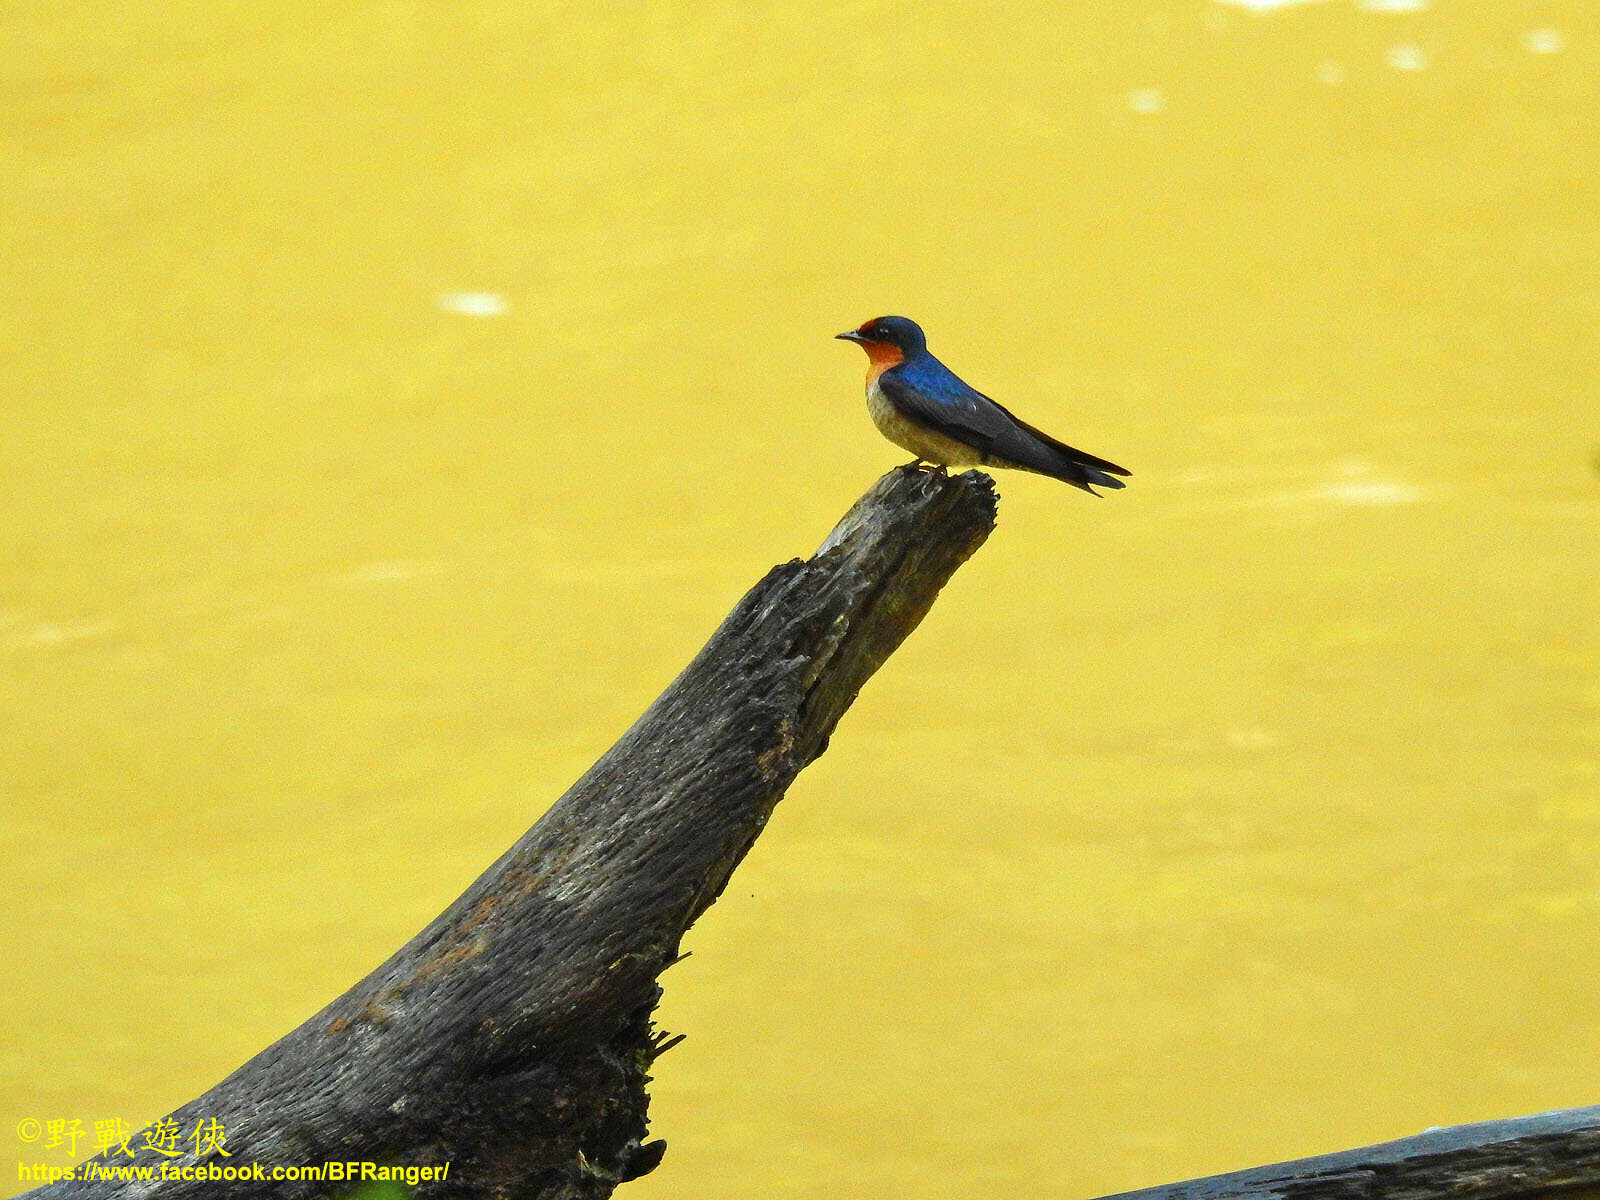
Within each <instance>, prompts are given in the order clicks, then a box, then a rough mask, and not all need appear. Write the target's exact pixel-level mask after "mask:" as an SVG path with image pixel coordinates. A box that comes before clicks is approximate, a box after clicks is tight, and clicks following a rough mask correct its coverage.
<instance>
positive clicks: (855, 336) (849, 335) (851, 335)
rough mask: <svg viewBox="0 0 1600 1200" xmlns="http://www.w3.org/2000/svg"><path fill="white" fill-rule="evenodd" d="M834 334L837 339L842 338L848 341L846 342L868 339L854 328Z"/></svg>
mask: <svg viewBox="0 0 1600 1200" xmlns="http://www.w3.org/2000/svg"><path fill="white" fill-rule="evenodd" d="M833 336H834V337H835V338H836V339H842V340H843V341H846V342H864V341H866V340H867V339H866V338H864V337H862V336H861V335H860V334H859V333H857V332H856V331H855V330H854V329H846V330H845V331H844V332H843V333H836V334H834V335H833Z"/></svg>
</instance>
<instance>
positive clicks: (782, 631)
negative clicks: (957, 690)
mask: <svg viewBox="0 0 1600 1200" xmlns="http://www.w3.org/2000/svg"><path fill="white" fill-rule="evenodd" d="M995 503H996V501H995V495H994V490H993V482H992V481H991V480H990V479H989V478H988V476H986V475H982V474H979V473H976V472H968V473H967V474H965V475H961V476H958V477H954V478H949V477H943V476H937V475H932V474H928V473H923V472H918V471H912V470H908V469H905V468H901V469H898V470H895V471H892V472H890V473H889V474H888V475H886V476H884V477H883V478H882V479H880V480H879V481H878V483H877V484H876V485H875V486H874V487H873V488H872V489H871V490H870V491H869V492H868V493H867V494H866V495H865V496H864V497H863V498H862V499H861V500H860V501H859V502H858V503H857V504H856V505H855V507H854V508H852V509H851V511H850V512H849V513H848V514H847V515H846V516H845V518H844V519H843V520H842V521H841V522H840V523H839V525H838V527H837V528H836V529H835V530H834V531H833V533H832V534H831V535H830V536H829V537H828V539H827V541H826V542H825V543H824V544H823V546H822V548H821V549H820V550H819V551H818V552H817V554H816V555H815V556H814V557H812V558H810V559H807V560H804V561H801V560H795V561H792V562H789V563H786V564H784V565H783V566H779V567H776V568H774V569H773V570H772V571H771V572H769V573H768V575H767V576H766V577H765V578H764V579H763V580H761V582H760V583H759V584H757V585H756V587H755V588H754V589H752V590H751V591H750V593H749V594H748V595H746V596H745V597H744V599H743V600H741V601H740V602H739V604H738V605H737V607H735V609H734V610H733V612H732V614H731V615H730V616H729V617H728V618H727V619H726V620H725V621H724V622H723V624H722V626H721V628H719V629H718V630H717V631H716V633H715V634H714V635H713V637H712V638H711V640H710V642H709V643H708V644H707V645H706V647H705V648H704V649H703V650H702V651H701V652H700V654H699V655H698V656H697V657H696V658H695V659H694V661H693V662H691V663H690V664H689V666H688V667H687V668H685V670H684V671H683V673H682V674H681V675H679V677H678V678H677V679H676V680H675V681H674V682H673V683H672V684H671V685H670V686H669V687H668V688H667V690H666V691H665V692H664V693H663V694H662V695H661V696H660V698H659V699H657V700H656V702H655V703H654V704H653V705H651V707H650V708H649V710H648V711H647V712H646V713H645V714H644V715H643V716H642V717H640V718H639V720H638V721H637V722H636V723H635V724H634V726H633V727H632V728H631V729H629V730H628V732H627V733H626V734H624V735H623V737H622V738H621V740H619V741H618V742H617V744H616V745H615V746H613V747H612V748H611V749H610V750H609V751H608V752H607V753H606V754H605V756H604V757H603V758H601V759H600V761H599V762H597V763H596V764H595V765H594V766H593V768H591V769H590V770H589V771H588V773H587V774H585V775H584V776H583V778H582V779H580V780H579V781H578V782H577V783H576V784H574V785H573V787H572V788H571V789H570V790H569V791H568V792H567V793H566V794H565V795H564V796H562V797H561V799H560V800H558V801H557V802H556V804H555V805H554V806H553V807H552V808H551V809H550V810H549V811H548V812H546V813H545V815H544V816H543V817H542V818H540V819H539V821H538V823H537V824H535V825H534V826H533V828H532V829H530V830H529V831H528V832H527V833H526V834H525V835H523V837H522V838H521V839H520V840H519V841H518V842H517V843H516V844H515V845H514V846H512V847H511V849H510V850H508V851H507V852H506V853H505V854H504V855H502V856H501V858H500V859H499V861H497V862H496V863H495V864H494V865H493V866H491V867H490V868H489V869H488V871H486V872H485V873H484V875H483V876H482V877H481V878H479V879H478V880H477V881H476V882H475V883H474V884H473V885H472V886H471V887H470V888H468V889H467V891H466V892H465V893H464V894H463V895H462V896H461V897H460V898H459V899H458V900H456V901H455V903H454V904H452V905H451V906H450V907H449V908H448V909H447V910H446V911H445V912H444V913H442V914H441V915H440V916H439V917H438V918H437V919H436V920H434V921H433V923H432V924H430V925H429V926H428V927H427V928H426V929H424V930H423V931H422V932H421V933H420V934H418V935H417V936H416V937H415V938H413V939H412V940H411V941H410V942H409V943H407V944H406V945H405V946H404V947H402V948H401V949H400V950H399V951H398V952H397V953H396V954H395V955H394V956H393V957H391V958H390V959H389V960H388V961H387V962H385V963H384V964H383V965H382V966H380V967H379V968H378V969H377V970H375V971H373V972H372V974H371V975H369V976H368V977H367V978H366V979H363V980H362V981H361V982H360V983H358V984H356V986H355V987H353V988H351V989H350V990H349V991H348V992H346V993H345V994H344V995H343V996H341V997H339V999H337V1000H335V1001H334V1002H333V1003H332V1004H330V1005H328V1007H327V1008H325V1009H324V1010H323V1011H322V1012H320V1013H318V1014H317V1015H316V1016H315V1017H313V1018H312V1019H311V1020H309V1021H307V1022H306V1023H305V1024H303V1025H301V1026H300V1027H299V1028H298V1029H296V1030H294V1031H293V1032H292V1033H290V1034H288V1035H287V1036H285V1037H284V1038H282V1039H281V1040H280V1041H278V1042H276V1043H275V1044H273V1045H272V1046H269V1047H268V1048H267V1049H265V1050H263V1051H262V1052H261V1053H260V1054H258V1055H256V1056H255V1057H254V1058H253V1059H251V1060H250V1061H249V1062H247V1063H246V1064H245V1065H244V1066H242V1067H240V1068H239V1069H238V1070H237V1071H235V1072H234V1073H233V1074H232V1075H230V1076H229V1077H228V1078H226V1079H224V1080H223V1081H222V1082H221V1083H219V1084H218V1085H217V1086H216V1087H214V1088H212V1089H211V1090H210V1091H209V1092H207V1093H205V1094H204V1095H202V1096H200V1097H198V1098H196V1099H195V1100H193V1101H191V1102H190V1103H188V1104H186V1105H184V1106H183V1107H182V1108H180V1109H178V1110H177V1111H176V1112H175V1113H173V1114H171V1119H172V1120H173V1121H175V1122H176V1123H177V1125H178V1126H179V1128H180V1129H181V1130H182V1131H183V1133H184V1134H185V1135H186V1134H187V1133H188V1132H189V1131H190V1130H191V1129H192V1128H193V1127H194V1125H195V1124H196V1122H198V1121H202V1120H205V1121H211V1120H215V1121H217V1122H219V1123H220V1124H221V1125H222V1126H223V1127H224V1128H225V1130H226V1134H227V1141H226V1145H227V1149H228V1150H229V1151H231V1152H232V1155H233V1157H232V1158H231V1159H223V1158H220V1157H218V1156H217V1155H215V1154H214V1153H213V1154H210V1155H208V1156H207V1158H206V1159H205V1161H206V1162H211V1163H216V1164H218V1165H238V1164H242V1163H250V1162H260V1163H262V1164H264V1165H265V1166H267V1167H268V1168H269V1169H270V1167H271V1166H273V1165H285V1166H299V1165H302V1164H311V1163H322V1162H324V1161H339V1162H342V1161H347V1160H354V1161H374V1162H388V1163H394V1164H402V1165H416V1166H428V1165H434V1164H441V1163H445V1162H449V1163H450V1164H451V1165H450V1173H449V1176H448V1179H447V1180H445V1181H443V1182H433V1183H427V1184H423V1185H422V1186H421V1187H420V1188H419V1189H418V1191H419V1192H420V1193H421V1194H424V1195H428V1196H440V1197H446V1196H449V1197H455V1196H461V1197H519V1198H521V1197H527V1198H539V1200H578V1198H591V1197H603V1196H607V1195H610V1193H611V1191H612V1190H613V1188H614V1187H615V1186H616V1184H617V1183H619V1182H621V1181H624V1180H627V1179H630V1178H634V1177H636V1176H638V1175H640V1174H643V1173H644V1172H646V1171H648V1170H650V1169H651V1168H653V1167H654V1166H655V1164H656V1163H657V1162H658V1161H659V1160H660V1157H661V1153H662V1151H663V1149H664V1145H663V1144H662V1143H660V1142H652V1143H647V1144H641V1143H644V1139H645V1138H646V1137H647V1136H648V1135H647V1126H646V1117H647V1105H648V1099H649V1098H648V1095H647V1093H646V1084H647V1083H648V1081H649V1076H648V1075H647V1071H648V1069H649V1068H650V1066H651V1063H652V1062H653V1060H654V1058H655V1056H656V1054H657V1053H658V1052H659V1048H660V1043H659V1041H658V1039H657V1037H656V1035H655V1034H654V1033H653V1031H652V1028H651V1021H650V1015H651V1012H652V1010H653V1009H654V1007H655V1004H656V1000H657V998H658V997H659V995H660V989H659V987H658V986H657V983H656V977H657V976H658V975H659V974H660V973H661V971H662V970H664V969H665V968H666V967H667V966H669V965H671V963H672V962H673V961H674V960H675V959H676V958H677V956H678V953H679V951H678V945H679V940H680V939H681V938H682V936H683V933H684V931H685V930H686V929H688V927H689V926H690V924H691V923H693V921H694V920H695V918H696V917H698V916H699V915H700V914H701V913H702V912H703V911H705V909H706V907H707V906H708V905H710V904H711V903H712V901H714V900H715V899H716V898H717V896H718V895H719V894H720V893H721V891H722V889H723V887H724V886H725V885H726V884H727V882H728V878H729V876H730V875H731V874H732V872H733V869H734V868H735V866H737V865H738V863H739V861H740V860H741V859H742V858H743V857H744V855H745V853H746V851H748V850H749V848H750V846H751V845H752V844H753V843H754V841H755V839H756V837H757V836H759V834H760V833H761V830H762V828H763V827H764V826H765V824H766V821H767V818H768V816H769V815H770V814H771V812H772V808H773V806H774V805H775V804H776V803H777V802H778V800H779V799H780V798H781V797H782V795H783V793H784V791H785V789H787V788H788V786H789V784H790V782H791V781H792V780H793V779H794V777H795V776H796V774H798V773H799V771H800V770H801V769H802V768H803V767H805V766H806V764H807V763H809V762H811V761H812V760H813V759H815V758H816V757H817V756H818V755H819V754H821V753H822V751H823V750H824V749H825V748H826V746H827V743H828V738H829V735H830V734H831V733H832V732H833V729H834V726H835V724H836V723H837V722H838V720H839V718H840V717H841V716H842V715H843V713H844V712H845V710H846V709H847V708H849V706H850V704H851V702H852V701H853V700H854V699H855V697H856V694H857V692H858V691H859V690H860V688H861V686H862V684H864V683H865V682H866V680H867V679H868V677H869V676H871V675H872V674H873V672H874V671H876V670H877V669H878V667H879V666H880V665H882V663H883V661H884V660H885V659H886V658H887V657H888V656H889V655H890V654H891V653H892V652H893V651H894V650H895V648H896V647H897V646H899V644H900V643H901V641H902V640H904V638H905V637H906V635H907V634H909V633H910V632H911V630H912V629H914V628H915V627H916V625H917V624H918V622H919V621H921V619H922V617H923V616H924V614H926V612H927V611H928V609H929V607H930V606H931V605H932V603H933V601H934V598H935V597H936V596H937V595H938V592H939V589H940V588H941V587H942V586H943V585H944V583H945V582H946V580H947V579H948V578H949V577H950V575H951V574H952V573H953V572H954V571H955V570H956V568H957V567H959V566H960V565H961V563H962V562H964V561H965V560H966V558H967V557H968V556H969V555H971V554H972V553H973V551H975V550H976V549H977V548H978V546H979V545H981V544H982V543H983V541H984V539H985V538H986V537H987V536H988V535H989V532H990V530H991V529H992V528H993V526H994V519H995ZM316 902H317V897H307V903H313V904H314V903H316ZM141 1140H142V1138H141V1137H140V1136H136V1137H135V1138H134V1140H133V1142H132V1145H134V1146H138V1145H139V1144H140V1143H141ZM101 1161H107V1162H118V1163H123V1164H127V1163H129V1162H130V1161H135V1162H138V1163H141V1164H144V1163H150V1162H152V1161H156V1162H159V1161H161V1160H160V1158H159V1157H155V1156H153V1155H152V1153H151V1152H148V1151H147V1152H145V1153H144V1154H142V1155H140V1156H139V1157H138V1158H137V1159H136V1160H129V1159H127V1158H126V1157H114V1156H107V1157H104V1158H103V1159H102V1160H101ZM169 1161H170V1162H171V1163H172V1165H174V1166H184V1165H192V1164H193V1163H195V1162H196V1159H195V1158H194V1156H193V1154H192V1145H191V1153H189V1154H185V1155H183V1156H182V1157H179V1158H174V1159H171V1160H169ZM350 1190H351V1185H350V1184H348V1183H333V1182H295V1183H287V1182H274V1181H270V1180H268V1181H261V1182H231V1183H218V1182H211V1181H209V1180H207V1181H180V1180H169V1181H165V1182H163V1181H159V1180H154V1181H149V1182H135V1181H92V1182H86V1181H81V1180H80V1181H62V1182H58V1183H55V1184H51V1185H48V1186H46V1187H43V1188H38V1189H36V1190H35V1191H33V1192H30V1193H28V1195H29V1196H31V1197H34V1198H35V1200H65V1198H66V1197H69V1196H70V1197H78V1198H86V1197H122V1198H128V1200H132V1198H134V1197H155V1196H159V1197H161V1198H162V1200H181V1198H186V1197H199V1196H202V1195H204V1196H207V1197H215V1196H217V1195H227V1196H229V1197H233V1198H235V1200H237V1198H241V1197H248V1196H280V1197H310V1196H337V1195H344V1194H347V1193H348V1192H349V1191H350Z"/></svg>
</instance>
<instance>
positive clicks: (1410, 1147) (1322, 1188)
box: [1103, 1106, 1600, 1200]
mask: <svg viewBox="0 0 1600 1200" xmlns="http://www.w3.org/2000/svg"><path fill="white" fill-rule="evenodd" d="M1554 1192H1560V1193H1562V1195H1563V1196H1564V1197H1565V1198H1566V1200H1580V1197H1581V1196H1583V1194H1584V1193H1594V1192H1600V1106H1595V1107H1589V1108H1568V1109H1561V1110H1559V1111H1557V1112H1548V1113H1541V1114H1539V1115H1538V1116H1531V1117H1516V1118H1513V1119H1511V1120H1507V1121H1486V1122H1482V1123H1480V1124H1475V1125H1455V1126H1451V1127H1450V1128H1447V1129H1430V1130H1428V1131H1427V1132H1426V1133H1419V1134H1417V1135H1416V1136H1415V1137H1408V1138H1401V1139H1400V1140H1399V1141H1394V1142H1383V1143H1381V1144H1379V1145H1376V1146H1364V1147H1362V1148H1361V1149H1359V1150H1341V1151H1339V1152H1338V1153H1335V1154H1323V1155H1318V1156H1317V1157H1315V1158H1301V1159H1296V1160H1294V1161H1293V1162H1285V1163H1276V1164H1274V1165H1272V1166H1268V1167H1251V1168H1249V1169H1248V1170H1244V1171H1235V1172H1233V1173H1231V1174H1228V1175H1212V1176H1209V1177H1207V1178H1205V1179H1191V1180H1188V1181H1186V1182H1183V1183H1170V1184H1166V1185H1164V1186H1161V1187H1153V1188H1145V1189H1143V1190H1140V1191H1136V1192H1123V1193H1121V1194H1119V1195H1117V1196H1114V1197H1111V1196H1108V1197H1104V1198H1103V1200H1275V1198H1281V1200H1506V1198H1510V1197H1516V1198H1517V1200H1533V1198H1535V1197H1544V1196H1545V1195H1546V1194H1547V1193H1554Z"/></svg>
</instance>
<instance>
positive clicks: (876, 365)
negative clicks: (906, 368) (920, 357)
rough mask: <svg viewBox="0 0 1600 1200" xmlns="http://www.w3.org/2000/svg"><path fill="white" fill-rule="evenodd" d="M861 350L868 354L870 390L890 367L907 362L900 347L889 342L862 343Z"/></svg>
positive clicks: (868, 382)
mask: <svg viewBox="0 0 1600 1200" xmlns="http://www.w3.org/2000/svg"><path fill="white" fill-rule="evenodd" d="M861 348H862V349H863V350H865V351H866V352H867V386H868V387H869V388H870V387H871V386H872V385H873V384H875V383H877V382H878V376H879V375H882V374H883V373H884V372H885V371H887V370H888V369H889V368H890V367H898V366H899V365H900V364H901V363H903V362H905V360H906V356H905V355H904V354H902V353H901V352H900V347H899V346H891V345H890V344H889V343H888V342H862V343H861Z"/></svg>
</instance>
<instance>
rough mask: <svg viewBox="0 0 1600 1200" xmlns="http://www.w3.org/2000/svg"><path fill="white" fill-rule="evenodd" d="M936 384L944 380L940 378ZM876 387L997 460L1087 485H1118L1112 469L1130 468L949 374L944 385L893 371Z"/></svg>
mask: <svg viewBox="0 0 1600 1200" xmlns="http://www.w3.org/2000/svg"><path fill="white" fill-rule="evenodd" d="M939 382H940V383H941V384H943V383H945V381H944V380H940V381H939ZM878 387H879V388H880V389H882V391H883V394H884V395H885V396H887V397H888V398H889V401H890V402H891V403H892V404H893V405H894V406H895V407H896V408H897V409H899V410H900V411H901V412H903V413H904V414H905V415H906V416H907V417H909V418H911V419H912V420H913V421H916V422H917V423H918V424H919V425H924V426H926V427H928V428H929V429H931V430H933V431H934V432H935V433H942V434H943V435H944V436H945V437H948V438H954V439H955V440H957V441H959V442H965V443H966V444H967V445H969V446H973V447H975V448H976V449H977V450H978V451H979V452H980V453H982V454H983V455H984V457H985V459H986V460H989V461H992V462H994V463H996V464H997V465H1006V466H1015V467H1021V468H1023V469H1024V470H1029V471H1038V472H1039V473H1040V474H1043V475H1050V476H1053V477H1055V478H1057V479H1064V480H1066V482H1068V483H1072V484H1076V485H1077V486H1078V487H1081V488H1083V489H1084V490H1085V491H1088V490H1089V488H1088V486H1087V485H1088V484H1091V483H1094V484H1098V485H1099V486H1101V487H1108V488H1120V487H1122V486H1123V483H1122V481H1121V480H1120V479H1115V478H1113V476H1116V475H1127V474H1130V472H1129V471H1127V470H1126V469H1124V468H1122V467H1119V466H1117V464H1116V463H1113V462H1107V461H1106V460H1105V459H1103V458H1096V457H1095V456H1094V455H1092V454H1085V453H1084V452H1083V451H1082V450H1075V449H1073V448H1072V447H1071V446H1068V445H1066V444H1065V443H1064V442H1058V441H1056V439H1055V438H1053V437H1051V436H1050V435H1049V434H1047V433H1044V432H1042V431H1041V430H1038V429H1035V428H1034V427H1033V426H1032V425H1029V424H1028V423H1027V422H1025V421H1021V420H1018V419H1017V418H1016V417H1015V416H1013V415H1012V414H1011V413H1010V412H1009V411H1007V410H1006V409H1005V408H1004V407H1003V406H1002V405H1000V404H997V403H996V402H995V401H993V400H991V399H989V397H987V396H985V395H984V394H983V393H982V392H979V391H976V390H974V389H973V388H970V387H968V386H967V385H966V384H964V383H962V382H961V381H960V379H958V378H956V377H955V376H954V375H951V376H950V377H949V382H948V384H947V385H946V386H942V387H939V388H938V391H937V395H934V394H933V389H932V388H929V389H926V390H925V389H924V388H921V387H918V386H916V385H914V384H912V383H910V382H908V381H907V380H905V379H904V378H902V377H901V376H900V375H899V374H898V373H897V372H895V371H885V372H884V373H883V374H882V375H881V376H879V377H878Z"/></svg>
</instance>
